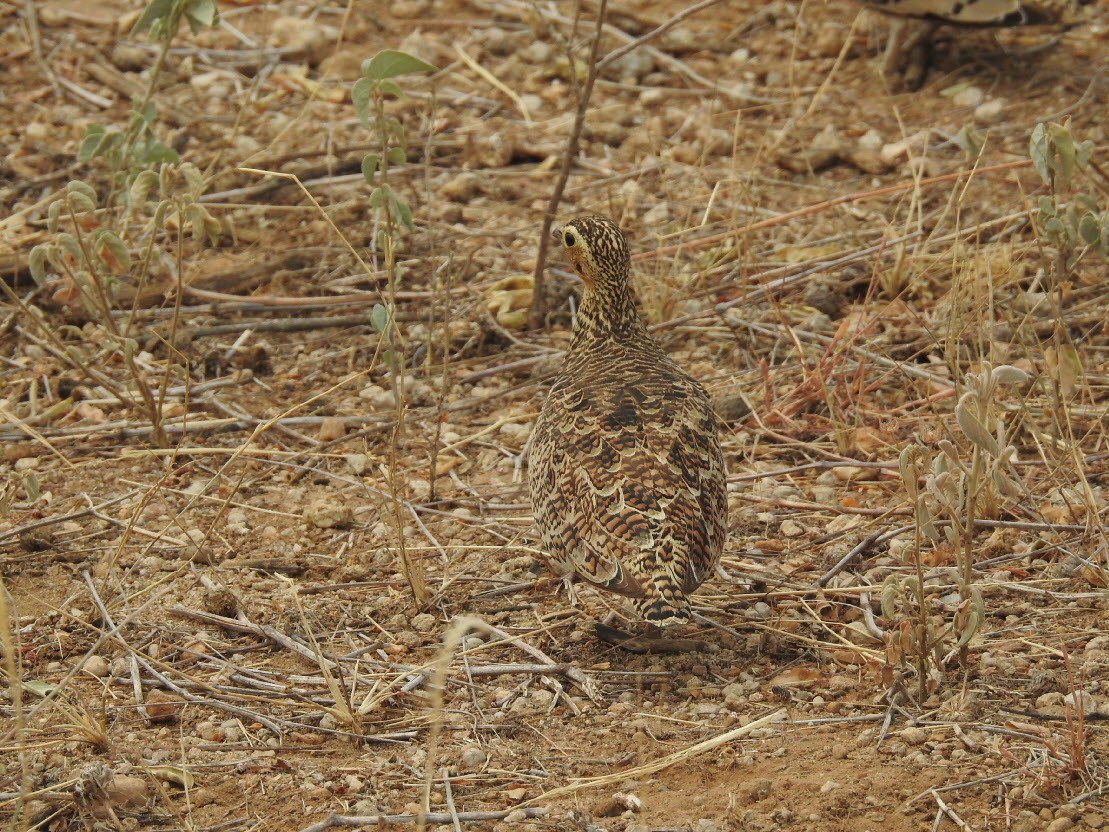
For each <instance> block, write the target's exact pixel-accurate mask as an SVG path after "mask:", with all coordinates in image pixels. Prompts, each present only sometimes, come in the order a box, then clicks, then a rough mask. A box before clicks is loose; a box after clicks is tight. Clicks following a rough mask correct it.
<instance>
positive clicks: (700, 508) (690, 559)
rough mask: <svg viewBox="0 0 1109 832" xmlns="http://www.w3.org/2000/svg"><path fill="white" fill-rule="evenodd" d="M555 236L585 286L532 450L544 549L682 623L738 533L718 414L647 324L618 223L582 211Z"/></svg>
mask: <svg viewBox="0 0 1109 832" xmlns="http://www.w3.org/2000/svg"><path fill="white" fill-rule="evenodd" d="M554 234H555V236H556V238H557V239H558V241H559V242H560V243H561V244H562V246H563V247H564V248H565V249H566V253H567V255H568V257H569V260H570V263H571V264H572V265H573V268H574V271H575V272H576V273H577V274H578V275H579V276H580V277H581V278H582V280H583V281H584V283H585V293H584V297H583V298H582V301H581V306H580V308H579V309H578V314H577V321H576V323H575V326H574V334H573V337H572V339H571V341H570V346H569V349H568V350H567V352H566V356H565V359H564V360H563V364H562V367H561V369H560V370H559V371H558V374H557V376H556V378H555V381H554V384H553V386H552V387H551V391H550V394H549V395H548V396H547V399H546V401H545V403H544V404H543V408H542V411H541V412H540V414H539V419H538V421H537V423H536V425H535V438H534V441H533V443H532V447H531V452H530V460H529V472H528V484H529V489H530V492H531V504H532V509H533V513H534V515H535V522H536V525H537V526H538V529H539V534H540V537H541V539H542V544H543V548H544V550H545V551H546V553H547V557H548V560H549V562H550V565H551V566H552V568H553V569H554V570H555V571H556V572H557V573H559V574H560V575H562V576H563V577H564V578H569V577H571V576H572V575H575V574H576V575H577V576H578V577H580V578H581V579H584V580H585V581H587V582H588V583H590V584H592V585H594V586H596V587H600V588H602V589H606V590H609V591H610V592H614V593H618V594H620V595H623V596H626V597H627V598H628V599H630V604H631V606H632V607H633V608H634V610H635V612H636V613H637V614H638V615H639V616H640V617H642V618H644V619H646V620H647V621H648V622H651V623H653V624H655V625H658V626H666V625H671V624H680V623H683V622H685V621H687V620H688V619H689V615H690V610H689V594H690V593H691V592H693V591H694V590H695V589H696V588H697V587H698V586H700V585H701V583H702V582H703V581H704V580H705V578H706V577H708V575H709V574H710V573H711V572H712V571H713V567H714V566H715V564H716V561H717V559H718V558H719V557H720V552H721V549H722V548H723V546H724V538H725V534H726V531H727V526H726V521H727V511H728V501H727V488H726V483H725V472H724V458H723V455H722V453H721V451H720V440H719V436H718V424H717V418H716V415H715V414H714V412H713V408H712V404H711V400H710V398H709V395H708V393H706V392H705V389H704V388H703V387H702V386H701V385H700V384H699V383H698V382H696V381H694V380H693V379H692V378H691V377H690V376H689V375H688V374H687V373H686V372H685V371H684V370H682V369H681V368H680V367H679V366H678V365H677V364H675V363H674V361H672V360H671V359H670V357H669V356H668V355H667V354H666V353H665V352H663V351H662V349H661V348H660V347H659V345H658V344H657V343H655V341H654V340H653V339H652V338H651V336H650V335H649V334H648V333H647V328H646V326H644V323H643V320H642V319H641V318H640V316H639V313H638V311H637V310H636V306H635V294H634V292H633V291H632V288H631V286H630V284H629V282H628V278H629V271H630V265H631V257H630V254H629V251H628V244H627V241H626V240H625V238H624V235H623V233H622V232H621V231H620V229H619V227H617V225H616V224H615V223H613V222H612V221H611V220H608V219H606V218H604V217H580V218H578V219H575V220H573V221H572V222H568V223H566V224H565V225H563V226H562V227H561V228H557V229H555V231H554Z"/></svg>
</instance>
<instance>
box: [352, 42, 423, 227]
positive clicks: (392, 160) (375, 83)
mask: <svg viewBox="0 0 1109 832" xmlns="http://www.w3.org/2000/svg"><path fill="white" fill-rule="evenodd" d="M437 71H438V68H437V67H435V66H432V65H431V64H429V63H428V62H427V61H424V60H421V59H420V58H417V57H416V56H415V55H409V54H408V53H407V52H397V51H394V50H386V51H384V52H378V53H377V54H376V55H374V56H373V57H372V58H369V59H368V60H365V61H363V62H362V77H361V78H359V79H358V80H357V81H355V82H354V86H353V87H352V88H351V91H350V97H351V100H352V101H353V102H354V111H355V112H356V113H357V114H358V118H359V119H360V120H361V122H362V124H363V126H365V127H366V128H367V129H369V130H373V131H374V132H375V133H377V140H378V144H379V146H380V150H379V151H378V152H377V153H367V154H366V155H365V156H364V157H363V159H362V175H363V176H364V177H365V178H366V181H367V182H368V183H369V184H371V185H373V186H374V189H373V191H371V192H370V207H371V208H373V209H374V210H375V211H381V210H384V213H385V216H386V217H387V223H388V224H389V225H390V228H389V232H390V233H391V232H392V228H391V225H392V223H400V224H401V225H402V226H404V227H405V228H406V229H408V230H409V231H411V230H412V228H413V225H412V209H411V208H410V207H409V206H408V204H407V203H406V202H405V201H404V200H402V199H401V198H400V197H399V196H398V195H397V193H396V191H394V190H393V188H392V187H391V186H390V185H389V166H390V165H403V164H404V163H405V161H406V160H407V156H408V140H407V137H406V136H405V132H404V125H403V124H402V123H401V121H400V120H399V119H397V118H396V117H394V116H391V115H388V114H387V113H386V112H385V102H386V101H387V100H388V99H390V98H404V91H403V90H402V89H401V88H400V87H399V86H398V85H397V83H396V82H395V81H393V80H392V79H393V78H396V77H398V76H401V75H410V74H412V73H414V72H437Z"/></svg>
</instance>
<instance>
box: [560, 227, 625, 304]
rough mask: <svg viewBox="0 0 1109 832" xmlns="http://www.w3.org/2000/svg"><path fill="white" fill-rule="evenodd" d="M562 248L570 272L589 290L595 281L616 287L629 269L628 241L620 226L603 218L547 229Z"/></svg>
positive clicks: (622, 280)
mask: <svg viewBox="0 0 1109 832" xmlns="http://www.w3.org/2000/svg"><path fill="white" fill-rule="evenodd" d="M551 234H552V235H553V236H554V238H555V239H556V240H557V241H558V242H559V243H561V244H562V247H563V248H565V249H566V255H567V257H569V259H570V265H572V266H573V267H574V272H575V273H576V274H577V275H578V276H579V277H580V278H581V279H582V280H584V281H585V283H586V285H587V286H588V287H589V288H593V287H594V286H595V285H596V284H597V283H598V282H600V283H616V284H619V283H621V282H624V281H626V280H627V277H628V269H629V267H630V266H631V252H630V251H629V249H628V241H627V240H626V239H625V238H624V234H623V232H622V231H621V230H620V227H619V226H618V225H617V224H616V223H614V222H613V221H612V220H610V219H608V218H607V217H578V218H577V219H573V220H570V221H569V222H567V223H565V224H563V225H560V226H556V227H555V228H553V229H551Z"/></svg>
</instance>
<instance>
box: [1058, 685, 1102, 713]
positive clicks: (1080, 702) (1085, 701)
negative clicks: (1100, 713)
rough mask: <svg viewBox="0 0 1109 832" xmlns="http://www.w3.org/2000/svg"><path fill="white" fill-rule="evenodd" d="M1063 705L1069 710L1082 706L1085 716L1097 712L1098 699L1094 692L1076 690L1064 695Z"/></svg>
mask: <svg viewBox="0 0 1109 832" xmlns="http://www.w3.org/2000/svg"><path fill="white" fill-rule="evenodd" d="M1063 705H1064V706H1065V707H1066V708H1067V710H1070V711H1075V710H1078V709H1079V708H1081V710H1082V715H1083V716H1090V714H1096V713H1097V699H1095V698H1094V696H1093V694H1090V693H1087V692H1086V691H1084V690H1076V691H1073V692H1071V693H1068V694H1067V695H1066V696H1064V697H1063Z"/></svg>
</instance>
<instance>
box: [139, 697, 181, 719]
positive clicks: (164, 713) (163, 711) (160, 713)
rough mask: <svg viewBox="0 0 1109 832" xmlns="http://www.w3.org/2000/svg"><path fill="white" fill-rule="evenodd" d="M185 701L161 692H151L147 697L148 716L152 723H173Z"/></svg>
mask: <svg viewBox="0 0 1109 832" xmlns="http://www.w3.org/2000/svg"><path fill="white" fill-rule="evenodd" d="M183 704H184V700H182V699H181V698H180V697H177V696H171V695H170V694H168V693H163V692H162V691H160V690H155V691H151V692H150V695H149V696H148V697H146V715H147V717H148V718H149V719H150V721H151V722H173V721H174V720H175V719H177V710H178V708H180V706H181V705H183Z"/></svg>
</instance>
